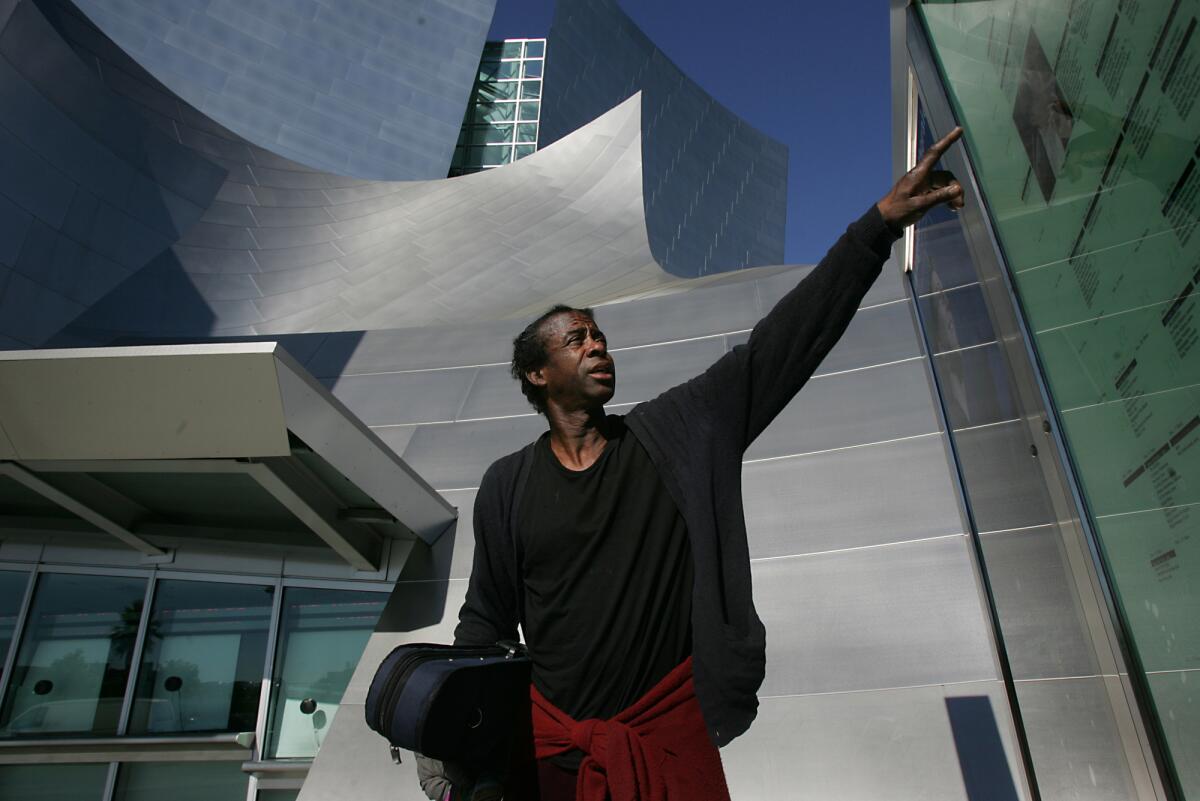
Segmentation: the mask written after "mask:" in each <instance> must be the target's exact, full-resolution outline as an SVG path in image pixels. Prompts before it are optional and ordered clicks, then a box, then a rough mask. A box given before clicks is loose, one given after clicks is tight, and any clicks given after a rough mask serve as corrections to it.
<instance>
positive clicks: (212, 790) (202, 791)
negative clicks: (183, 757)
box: [113, 762, 249, 801]
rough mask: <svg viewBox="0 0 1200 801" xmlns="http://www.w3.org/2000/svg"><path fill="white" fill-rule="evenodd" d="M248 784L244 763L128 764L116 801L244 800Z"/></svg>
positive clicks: (122, 770) (119, 774)
mask: <svg viewBox="0 0 1200 801" xmlns="http://www.w3.org/2000/svg"><path fill="white" fill-rule="evenodd" d="M248 781H249V777H248V776H247V775H246V774H245V773H243V772H242V763H241V762H127V763H124V764H122V765H121V767H120V769H118V771H117V787H116V790H115V792H114V793H113V801H162V799H164V798H169V799H171V801H244V799H245V798H246V784H247V782H248Z"/></svg>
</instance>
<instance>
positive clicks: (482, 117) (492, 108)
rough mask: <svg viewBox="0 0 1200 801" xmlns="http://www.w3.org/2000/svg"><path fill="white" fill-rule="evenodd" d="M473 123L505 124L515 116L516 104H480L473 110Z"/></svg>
mask: <svg viewBox="0 0 1200 801" xmlns="http://www.w3.org/2000/svg"><path fill="white" fill-rule="evenodd" d="M472 113H473V115H474V122H476V123H484V122H505V121H507V120H512V119H513V117H515V116H516V114H517V104H516V103H495V104H491V103H481V104H479V105H478V106H476V107H475V108H474V110H473V112H472Z"/></svg>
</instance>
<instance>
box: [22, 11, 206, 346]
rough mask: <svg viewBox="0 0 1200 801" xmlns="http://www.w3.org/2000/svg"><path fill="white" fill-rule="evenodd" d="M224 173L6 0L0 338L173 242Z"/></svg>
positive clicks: (53, 324) (84, 299)
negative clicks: (158, 125) (159, 127)
mask: <svg viewBox="0 0 1200 801" xmlns="http://www.w3.org/2000/svg"><path fill="white" fill-rule="evenodd" d="M224 174H225V171H224V170H223V169H222V168H221V167H220V166H218V165H216V164H212V163H211V162H209V161H207V160H206V159H203V158H198V157H197V156H196V154H194V153H192V152H191V151H189V150H188V149H187V148H184V147H181V146H180V145H179V144H178V143H175V142H172V141H170V140H169V139H168V138H167V137H166V136H164V135H163V134H161V133H160V132H159V131H158V130H156V129H155V128H154V127H153V126H152V125H150V124H148V123H147V122H146V121H145V120H143V119H142V118H140V117H138V116H137V115H136V114H133V113H132V112H131V110H130V108H129V107H128V105H127V104H126V103H125V102H124V101H123V100H122V99H121V98H120V97H119V96H117V95H116V94H115V93H114V92H112V91H111V90H110V89H108V88H107V87H106V86H105V85H104V84H103V83H102V82H101V81H100V80H99V79H98V78H97V77H96V75H95V74H94V73H93V72H92V71H91V70H89V69H88V68H87V66H85V65H84V64H83V63H82V62H81V61H80V60H79V59H78V58H77V57H76V54H75V53H73V52H72V51H71V48H70V47H68V46H67V45H66V44H65V43H64V42H63V41H62V39H61V38H60V37H59V35H58V34H57V33H56V32H55V30H54V28H53V26H51V24H50V23H49V22H48V21H47V19H46V18H45V17H44V16H43V14H42V13H41V11H40V10H39V9H38V7H37V6H36V5H35V4H34V3H33V2H30V1H29V0H26V1H25V2H20V3H16V4H15V7H14V8H13V9H12V12H11V14H10V15H9V16H8V17H7V19H6V20H5V21H4V23H3V25H2V27H0V346H3V345H7V346H10V347H20V346H29V345H42V344H44V343H45V342H46V340H47V339H48V338H49V337H50V336H51V335H53V334H54V333H55V332H56V331H57V330H59V329H60V328H61V327H62V326H64V325H66V324H67V323H68V322H70V321H71V320H72V319H73V318H75V317H76V316H77V315H78V314H79V313H80V312H82V311H83V310H84V309H86V308H87V307H89V306H90V305H91V304H93V303H95V302H96V301H97V300H98V299H99V298H100V297H102V296H103V295H104V294H105V293H107V292H108V291H109V290H111V289H112V288H113V287H115V286H117V285H118V284H120V283H121V282H122V281H124V280H125V279H126V278H128V277H129V276H130V275H132V274H134V273H135V272H137V271H138V270H139V269H141V268H142V267H143V266H144V265H145V264H146V263H147V262H149V261H150V260H151V259H153V258H154V257H155V256H156V255H157V254H160V253H162V252H163V251H165V250H166V249H167V247H168V246H169V245H171V243H173V242H175V241H177V240H178V238H179V236H180V235H181V234H182V232H183V231H185V230H187V229H188V228H189V227H190V226H191V225H192V224H193V223H194V222H195V221H196V220H198V219H199V218H200V216H201V214H202V213H203V211H204V209H205V208H206V207H207V206H208V205H209V203H210V202H211V201H212V199H213V197H214V195H215V194H216V192H217V189H218V187H219V186H220V184H221V181H222V179H223V178H224Z"/></svg>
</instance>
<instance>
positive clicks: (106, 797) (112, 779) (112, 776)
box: [100, 762, 121, 801]
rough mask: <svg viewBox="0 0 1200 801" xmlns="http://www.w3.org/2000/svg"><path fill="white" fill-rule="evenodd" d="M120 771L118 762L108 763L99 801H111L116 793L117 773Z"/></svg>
mask: <svg viewBox="0 0 1200 801" xmlns="http://www.w3.org/2000/svg"><path fill="white" fill-rule="evenodd" d="M120 769H121V763H120V762H109V763H108V774H107V775H106V776H105V777H104V792H103V793H102V794H101V796H100V799H101V801H112V797H113V795H114V794H115V793H116V792H117V771H118V770H120Z"/></svg>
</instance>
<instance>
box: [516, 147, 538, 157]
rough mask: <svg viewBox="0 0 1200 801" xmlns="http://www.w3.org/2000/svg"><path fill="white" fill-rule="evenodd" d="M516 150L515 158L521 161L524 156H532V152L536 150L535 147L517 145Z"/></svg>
mask: <svg viewBox="0 0 1200 801" xmlns="http://www.w3.org/2000/svg"><path fill="white" fill-rule="evenodd" d="M516 150H517V153H516V158H519V159H523V158H525V157H526V156H532V155H533V153H534V151H535V150H537V145H517V148H516Z"/></svg>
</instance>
